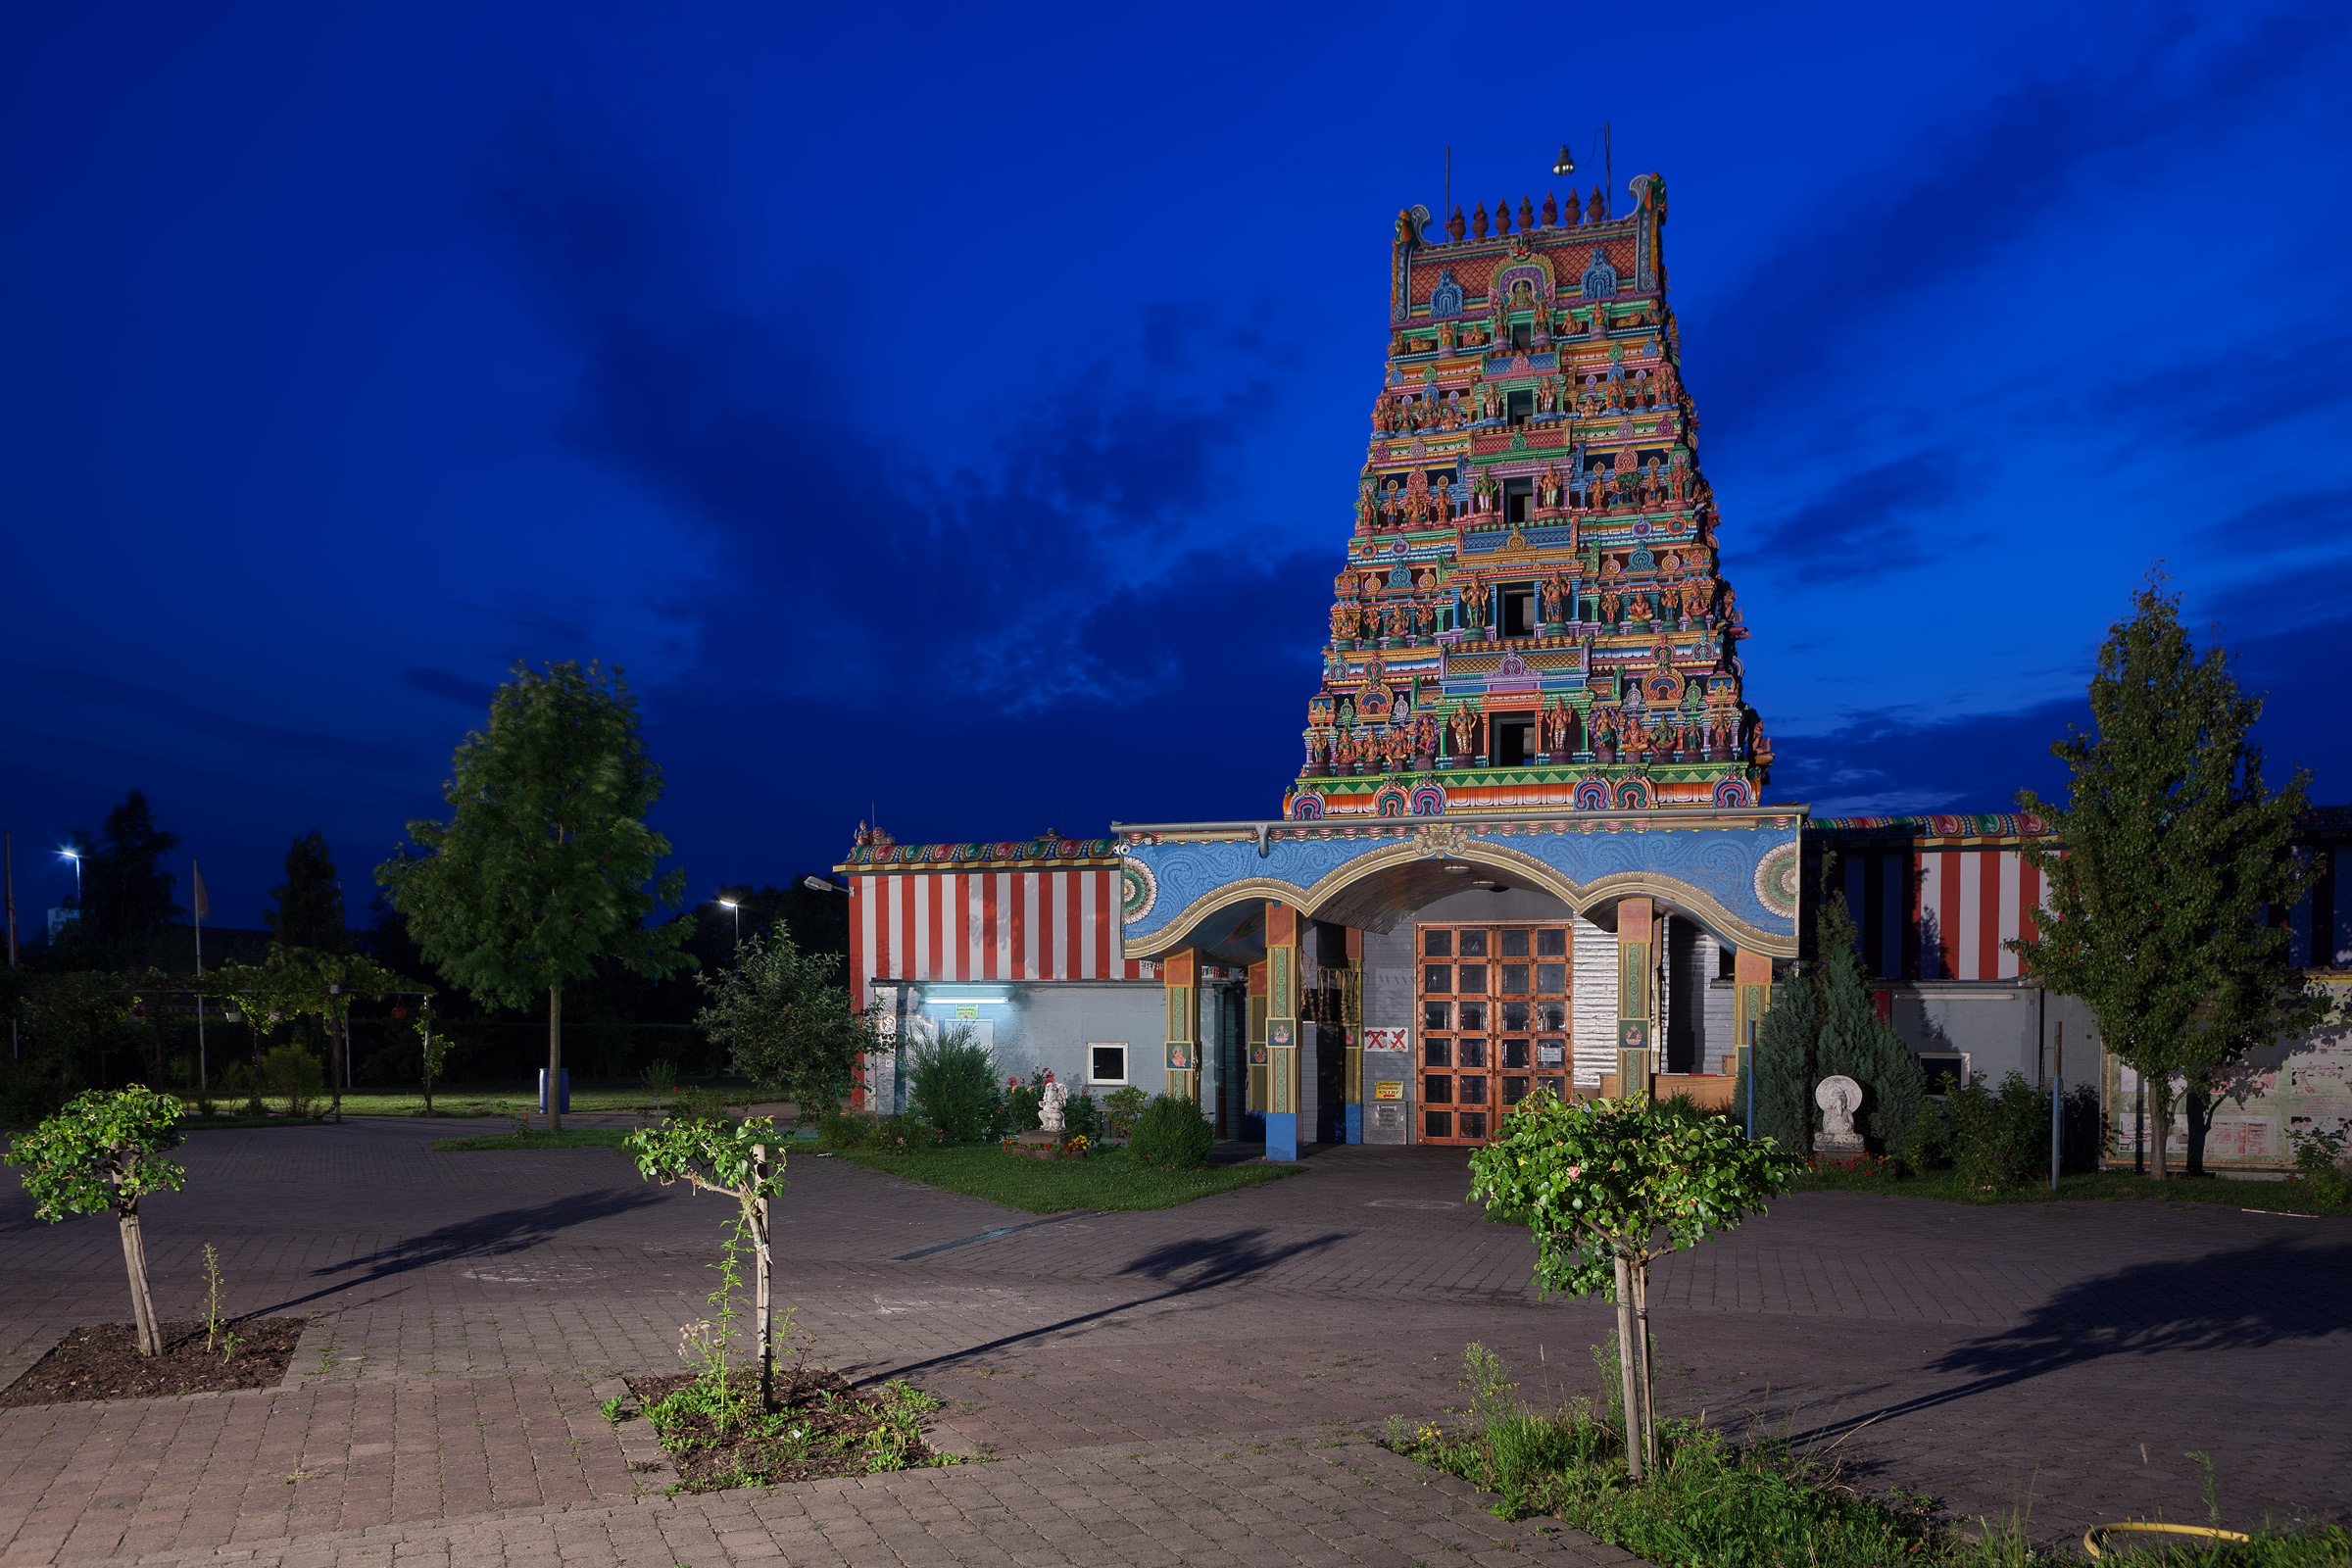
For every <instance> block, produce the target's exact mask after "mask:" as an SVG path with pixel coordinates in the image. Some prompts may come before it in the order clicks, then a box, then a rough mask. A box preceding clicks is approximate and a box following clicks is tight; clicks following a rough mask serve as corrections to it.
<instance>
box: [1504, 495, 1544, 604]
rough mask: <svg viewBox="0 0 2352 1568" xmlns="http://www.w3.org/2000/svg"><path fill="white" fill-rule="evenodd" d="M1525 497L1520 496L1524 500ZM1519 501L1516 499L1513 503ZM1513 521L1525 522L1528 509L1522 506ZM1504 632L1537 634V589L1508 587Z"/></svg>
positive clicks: (1505, 591)
mask: <svg viewBox="0 0 2352 1568" xmlns="http://www.w3.org/2000/svg"><path fill="white" fill-rule="evenodd" d="M1525 499H1526V498H1525V497H1520V498H1518V500H1519V501H1524V500H1525ZM1517 504H1518V502H1517V501H1514V503H1513V505H1517ZM1511 520H1512V521H1513V522H1525V521H1526V520H1527V511H1526V509H1525V508H1524V507H1521V508H1520V511H1519V515H1517V516H1515V517H1513V518H1512V519H1511ZM1502 634H1503V635H1504V636H1505V637H1533V636H1534V635H1535V634H1536V591H1535V590H1534V589H1533V588H1514V589H1506V590H1504V592H1503V596H1502Z"/></svg>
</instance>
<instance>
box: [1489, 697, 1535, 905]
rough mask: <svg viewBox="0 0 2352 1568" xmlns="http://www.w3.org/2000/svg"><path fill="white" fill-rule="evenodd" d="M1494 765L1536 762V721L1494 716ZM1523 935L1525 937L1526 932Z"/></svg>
mask: <svg viewBox="0 0 2352 1568" xmlns="http://www.w3.org/2000/svg"><path fill="white" fill-rule="evenodd" d="M1494 724H1495V766H1496V767H1525V766H1527V764H1528V763H1530V762H1532V761H1534V760H1536V721H1535V720H1534V719H1532V718H1522V717H1519V716H1517V715H1504V714H1500V713H1497V714H1496V715H1495V720H1494ZM1521 935H1523V936H1524V935H1525V933H1524V932H1522V933H1521Z"/></svg>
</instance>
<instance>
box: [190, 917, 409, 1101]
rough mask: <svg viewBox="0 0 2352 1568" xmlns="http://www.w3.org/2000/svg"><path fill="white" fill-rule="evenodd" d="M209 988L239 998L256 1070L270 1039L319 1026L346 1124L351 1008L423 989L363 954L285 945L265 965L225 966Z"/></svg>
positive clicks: (331, 1082)
mask: <svg viewBox="0 0 2352 1568" xmlns="http://www.w3.org/2000/svg"><path fill="white" fill-rule="evenodd" d="M209 984H210V986H211V988H212V991H213V992H214V993H215V994H216V995H222V996H231V997H235V998H236V999H237V1001H238V1003H239V1005H241V1006H242V1007H243V1008H244V1010H245V1013H246V1016H247V1017H248V1018H249V1019H251V1020H252V1025H253V1038H254V1057H255V1062H256V1064H257V1065H258V1064H259V1062H260V1060H261V1043H262V1040H263V1037H264V1035H265V1034H266V1033H268V1032H269V1031H270V1030H273V1029H275V1028H276V1027H277V1026H278V1025H280V1024H283V1023H287V1022H290V1021H292V1020H294V1019H296V1018H306V1017H307V1018H317V1019H318V1020H319V1023H320V1025H321V1027H322V1028H323V1029H324V1031H325V1034H326V1042H327V1066H328V1073H327V1078H328V1082H329V1085H330V1088H331V1090H332V1093H333V1096H334V1116H335V1119H336V1120H337V1121H340V1120H342V1119H343V1079H344V1076H345V1075H344V1073H343V1072H342V1071H340V1070H339V1069H340V1068H341V1067H342V1065H343V1064H344V1063H345V1061H346V1060H347V1058H348V1056H349V1054H350V1050H351V1005H352V1003H354V1002H356V1001H358V1000H360V999H361V998H366V999H368V1000H369V1001H380V1000H382V999H383V998H385V997H387V996H390V995H391V994H392V993H393V992H395V991H402V990H417V989H418V988H417V987H416V986H415V985H414V984H412V983H411V982H409V981H405V980H403V979H402V978H401V977H400V976H399V975H396V974H394V973H393V972H392V971H391V970H389V969H387V968H385V967H384V966H383V965H382V964H380V963H377V962H376V961H375V960H374V959H372V958H368V957H364V956H361V955H359V954H356V953H320V952H319V951H317V950H316V949H312V948H298V947H294V946H292V945H291V944H289V943H285V942H272V943H270V953H269V956H267V957H265V958H264V959H263V960H262V961H261V962H260V963H228V964H222V965H221V967H220V968H219V969H217V970H215V971H214V972H213V974H212V975H211V976H210V977H209Z"/></svg>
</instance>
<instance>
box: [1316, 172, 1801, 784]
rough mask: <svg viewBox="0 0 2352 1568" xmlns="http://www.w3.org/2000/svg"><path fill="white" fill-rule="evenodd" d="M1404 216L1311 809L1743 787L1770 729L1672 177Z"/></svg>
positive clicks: (1763, 772)
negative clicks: (1750, 701) (1669, 223)
mask: <svg viewBox="0 0 2352 1568" xmlns="http://www.w3.org/2000/svg"><path fill="white" fill-rule="evenodd" d="M1633 192H1634V196H1635V206H1634V210H1633V212H1632V213H1630V214H1629V215H1627V216H1625V217H1622V218H1612V217H1610V216H1608V214H1607V212H1606V210H1605V206H1604V202H1603V198H1602V195H1601V192H1600V191H1599V190H1598V189H1595V190H1594V191H1593V196H1592V199H1591V200H1590V202H1586V203H1580V202H1579V201H1578V200H1577V198H1576V194H1575V192H1574V191H1573V190H1572V191H1571V192H1570V193H1569V200H1568V203H1567V206H1566V207H1565V208H1564V209H1563V208H1561V207H1559V206H1558V204H1557V203H1556V202H1555V200H1554V198H1553V197H1552V196H1550V195H1548V194H1547V195H1546V196H1545V197H1544V206H1543V210H1542V212H1541V214H1539V213H1538V212H1537V210H1536V209H1535V207H1534V206H1533V204H1532V203H1531V202H1530V201H1529V199H1528V198H1526V197H1522V198H1520V202H1519V208H1518V212H1517V214H1516V215H1515V217H1516V221H1515V222H1514V215H1513V213H1512V212H1511V210H1510V208H1509V206H1508V205H1507V203H1498V204H1497V205H1496V208H1495V215H1494V218H1493V220H1492V221H1490V220H1489V217H1488V214H1487V211H1486V208H1485V207H1484V206H1483V205H1482V206H1481V207H1480V208H1479V209H1478V211H1477V212H1476V213H1475V214H1474V215H1473V216H1472V217H1471V218H1470V219H1469V220H1468V221H1467V222H1465V221H1464V220H1463V218H1462V215H1461V211H1460V209H1458V208H1456V209H1455V210H1454V212H1453V214H1452V215H1451V217H1450V218H1449V219H1448V220H1447V221H1446V225H1445V228H1444V229H1443V230H1440V229H1439V228H1438V226H1437V225H1436V224H1435V223H1434V222H1433V221H1431V219H1430V216H1429V213H1428V210H1427V209H1426V208H1420V207H1416V208H1413V209H1410V210H1409V211H1406V212H1403V213H1399V214H1398V215H1397V227H1396V237H1395V242H1394V245H1393V247H1392V249H1391V252H1390V285H1389V356H1388V368H1387V374H1386V376H1385V378H1384V380H1383V382H1382V385H1381V389H1380V394H1379V396H1378V397H1377V398H1376V399H1375V400H1374V402H1373V407H1372V438H1371V443H1370V449H1369V451H1368V453H1367V455H1366V457H1365V462H1364V467H1363V474H1362V478H1361V481H1360V484H1359V486H1358V494H1357V497H1356V504H1355V527H1354V532H1353V534H1352V536H1351V537H1350V538H1349V540H1348V560H1347V564H1346V566H1345V568H1344V569H1343V570H1342V571H1341V572H1340V573H1339V575H1338V576H1337V577H1336V578H1335V579H1334V580H1333V584H1332V587H1333V592H1334V603H1333V605H1332V609H1331V638H1330V641H1329V642H1328V643H1327V644H1326V645H1325V649H1324V665H1323V679H1322V683H1321V685H1320V686H1319V687H1318V689H1317V690H1316V691H1315V693H1314V695H1313V696H1312V697H1311V698H1310V699H1309V700H1308V703H1307V714H1306V718H1307V727H1306V731H1305V735H1304V739H1305V743H1306V747H1305V749H1306V758H1305V761H1304V763H1303V764H1302V765H1301V767H1300V768H1299V778H1298V780H1297V782H1296V783H1295V784H1294V785H1293V787H1292V788H1291V790H1290V792H1289V794H1288V795H1287V797H1286V798H1285V800H1284V803H1283V815H1284V816H1285V817H1286V818H1288V819H1290V820H1293V821H1315V820H1322V819H1325V818H1345V817H1354V816H1436V815H1449V816H1451V815H1479V814H1488V813H1494V812H1502V811H1524V810H1529V809H1539V810H1540V809H1552V810H1558V809H1573V810H1612V809H1614V810H1639V809H1653V808H1670V807H1682V806H1691V807H1715V808H1740V807H1749V806H1755V805H1757V804H1759V803H1760V801H1761V799H1762V791H1763V787H1764V784H1765V783H1766V781H1767V779H1768V778H1769V776H1770V770H1771V763H1772V751H1771V748H1770V746H1769V744H1768V743H1767V742H1766V740H1765V738H1764V731H1763V725H1762V723H1761V721H1760V720H1759V719H1758V717H1757V715H1756V712H1755V711H1754V710H1753V709H1752V708H1750V707H1749V706H1748V705H1747V702H1746V700H1745V696H1744V693H1743V691H1742V684H1741V669H1740V655H1739V646H1740V639H1742V638H1744V637H1745V636H1746V635H1747V631H1746V629H1745V628H1744V627H1743V626H1741V624H1740V609H1739V605H1738V603H1737V596H1736V595H1735V594H1734V593H1733V592H1732V589H1731V585H1730V584H1729V583H1728V582H1727V581H1726V580H1725V578H1724V576H1723V573H1722V569H1721V562H1720V560H1719V558H1718V554H1717V547H1716V526H1717V516H1716V512H1715V507H1714V500H1713V496H1712V494H1711V492H1710V491H1709V489H1708V487H1707V483H1706V481H1705V480H1704V479H1703V478H1702V477H1701V476H1700V474H1699V471H1698V459H1697V450H1696V442H1697V424H1698V420H1697V417H1696V416H1695V415H1694V414H1693V413H1692V410H1691V398H1690V394H1689V392H1688V390H1687V389H1686V388H1685V387H1684V385H1683V380H1682V375H1681V373H1680V369H1679V365H1680V360H1681V353H1680V346H1679V341H1678V333H1677V330H1676V326H1675V321H1674V314H1673V312H1672V311H1671V310H1670V309H1669V308H1668V306H1667V303H1666V266H1665V261H1664V258H1663V255H1662V253H1661V250H1660V240H1661V236H1662V232H1663V230H1664V228H1665V224H1666V182H1665V181H1664V180H1663V179H1661V178H1660V177H1659V176H1657V175H1655V174H1650V175H1646V176H1644V177H1643V178H1641V179H1638V180H1636V181H1634V184H1633Z"/></svg>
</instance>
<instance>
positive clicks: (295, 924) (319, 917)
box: [262, 828, 353, 953]
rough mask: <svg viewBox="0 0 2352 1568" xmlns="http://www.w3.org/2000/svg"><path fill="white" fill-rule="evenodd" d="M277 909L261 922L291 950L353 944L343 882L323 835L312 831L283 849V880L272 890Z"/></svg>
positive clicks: (341, 949) (342, 949)
mask: <svg viewBox="0 0 2352 1568" xmlns="http://www.w3.org/2000/svg"><path fill="white" fill-rule="evenodd" d="M270 897H271V898H274V899H275V900H277V907H276V908H274V909H267V910H264V911H263V913H262V919H263V920H264V921H265V922H266V923H267V924H268V925H269V927H270V930H271V931H273V932H275V933H276V935H277V940H278V941H280V942H283V943H285V944H287V945H288V946H290V947H297V948H309V949H311V950H312V951H313V952H316V953H349V952H351V951H352V947H353V943H352V936H351V925H350V922H349V921H347V920H346V919H345V918H344V914H343V881H342V878H341V877H340V876H339V875H337V874H336V871H335V861H334V857H332V856H331V855H329V854H328V853H327V849H326V835H325V834H323V833H320V832H319V830H318V829H317V828H313V829H311V831H310V832H308V833H306V834H304V835H303V836H302V837H301V838H298V839H296V840H295V841H294V842H293V844H292V845H291V846H290V847H289V848H288V849H287V850H286V880H285V881H284V883H282V884H281V885H279V886H277V887H274V888H271V889H270Z"/></svg>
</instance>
